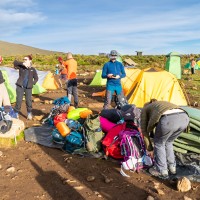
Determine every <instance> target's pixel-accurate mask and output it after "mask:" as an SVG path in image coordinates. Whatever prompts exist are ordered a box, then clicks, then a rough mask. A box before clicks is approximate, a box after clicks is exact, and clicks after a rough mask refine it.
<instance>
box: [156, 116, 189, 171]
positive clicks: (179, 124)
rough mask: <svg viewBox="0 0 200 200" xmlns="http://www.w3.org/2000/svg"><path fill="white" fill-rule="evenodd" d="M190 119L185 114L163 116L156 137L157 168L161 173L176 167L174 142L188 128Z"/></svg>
mask: <svg viewBox="0 0 200 200" xmlns="http://www.w3.org/2000/svg"><path fill="white" fill-rule="evenodd" d="M188 123H189V117H188V115H187V114H186V113H185V112H179V113H172V114H166V115H162V117H161V118H160V120H159V122H158V124H157V126H156V131H155V135H154V157H155V166H156V169H157V170H158V171H159V172H162V171H165V170H167V169H168V167H175V166H176V162H175V155H174V151H173V141H174V140H175V139H176V138H177V137H178V136H179V135H180V134H181V133H182V132H183V131H184V130H185V129H186V128H187V126H188Z"/></svg>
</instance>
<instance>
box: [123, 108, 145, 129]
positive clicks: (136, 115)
mask: <svg viewBox="0 0 200 200" xmlns="http://www.w3.org/2000/svg"><path fill="white" fill-rule="evenodd" d="M120 111H121V115H122V117H123V119H124V121H133V122H134V124H135V125H137V126H138V127H140V116H141V110H140V109H139V108H137V107H136V106H135V105H134V104H127V105H124V106H122V108H121V110H120Z"/></svg>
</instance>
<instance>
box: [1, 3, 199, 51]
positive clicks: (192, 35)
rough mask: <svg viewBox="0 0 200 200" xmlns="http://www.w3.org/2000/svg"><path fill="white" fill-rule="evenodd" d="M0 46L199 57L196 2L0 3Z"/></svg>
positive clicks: (197, 9) (197, 7)
mask: <svg viewBox="0 0 200 200" xmlns="http://www.w3.org/2000/svg"><path fill="white" fill-rule="evenodd" d="M0 40H3V41H7V42H13V43H19V44H25V45H29V46H33V47H37V48H42V49H47V50H53V51H63V52H68V51H71V52H72V53H75V54H98V53H102V52H105V53H108V52H110V50H112V49H116V50H117V51H118V52H119V53H121V54H131V55H135V54H136V52H135V51H143V54H145V55H149V54H167V53H169V52H172V51H177V52H179V53H182V54H190V53H200V1H199V0H160V1H158V0H140V1H138V0H137V1H136V0H123V1H122V0H0Z"/></svg>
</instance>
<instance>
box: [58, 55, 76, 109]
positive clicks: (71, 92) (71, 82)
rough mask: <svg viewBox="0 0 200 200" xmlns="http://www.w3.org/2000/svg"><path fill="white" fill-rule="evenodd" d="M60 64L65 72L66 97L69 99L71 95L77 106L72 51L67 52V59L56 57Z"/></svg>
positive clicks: (74, 65)
mask: <svg viewBox="0 0 200 200" xmlns="http://www.w3.org/2000/svg"><path fill="white" fill-rule="evenodd" d="M58 61H59V62H60V64H62V65H63V66H64V67H65V69H66V72H67V81H66V86H67V96H68V99H69V100H70V101H71V100H72V96H73V97H74V107H75V108H77V107H78V88H77V85H78V80H77V62H76V60H75V59H74V58H73V56H72V53H71V52H68V53H67V60H66V61H63V60H62V58H61V57H59V58H58Z"/></svg>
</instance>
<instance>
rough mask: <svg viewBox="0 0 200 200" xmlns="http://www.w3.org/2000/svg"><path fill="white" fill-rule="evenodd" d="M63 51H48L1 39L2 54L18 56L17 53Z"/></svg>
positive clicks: (54, 52)
mask: <svg viewBox="0 0 200 200" xmlns="http://www.w3.org/2000/svg"><path fill="white" fill-rule="evenodd" d="M57 53H62V52H56V51H48V50H43V49H39V48H35V47H30V46H26V45H23V44H14V43H10V42H4V41H0V55H2V56H16V55H26V54H32V55H36V54H41V55H50V54H57Z"/></svg>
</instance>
